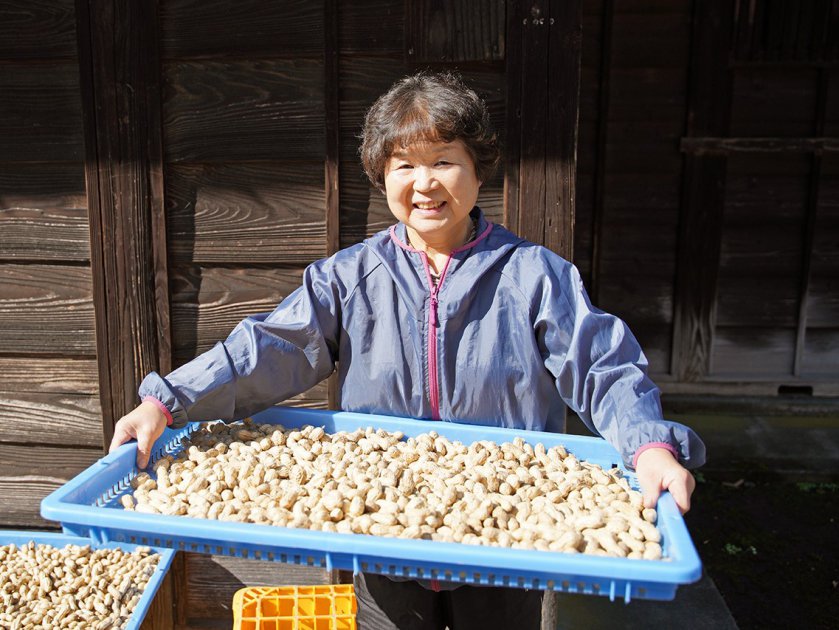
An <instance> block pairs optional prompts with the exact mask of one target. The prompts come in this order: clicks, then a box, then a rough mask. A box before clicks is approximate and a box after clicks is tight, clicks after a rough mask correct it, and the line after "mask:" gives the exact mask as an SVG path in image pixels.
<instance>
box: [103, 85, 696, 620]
mask: <svg viewBox="0 0 839 630" xmlns="http://www.w3.org/2000/svg"><path fill="white" fill-rule="evenodd" d="M362 138H363V141H362V147H361V155H362V160H363V163H364V168H365V171H366V172H367V175H368V177H369V178H370V180H371V182H372V183H373V184H374V185H375V186H376V187H377V188H378V189H379V190H381V191H383V192H384V193H385V194H386V196H387V203H388V206H389V208H390V210H391V212H392V213H393V215H394V217H395V218H396V219H397V220H398V221H399V223H398V224H397V225H395V226H393V227H391V228H390V229H389V230H385V231H383V232H381V233H379V234H376V235H375V236H373V237H371V238H369V239H367V240H366V241H365V242H364V243H361V244H358V245H355V246H353V247H350V248H347V249H345V250H342V251H340V252H338V253H337V254H335V255H334V256H332V257H330V258H327V259H324V260H321V261H318V262H316V263H313V264H312V265H310V266H309V267H308V268H307V270H306V272H305V274H304V278H303V285H302V286H301V287H300V288H299V289H297V290H296V291H295V292H294V293H292V294H291V295H290V296H289V297H288V298H286V299H285V300H284V301H283V302H282V303H281V304H280V305H279V306H278V307H277V308H276V309H275V310H274V311H273V312H272V313H267V314H261V315H257V316H254V317H249V318H247V319H245V320H244V321H243V322H241V323H240V324H239V325H238V326H237V327H236V329H235V330H234V331H233V332H232V333H231V334H230V336H229V337H228V338H227V340H225V341H224V342H223V343H219V344H217V345H216V346H215V347H214V348H212V349H211V350H209V351H208V352H206V353H204V354H202V355H201V356H199V357H197V358H196V359H194V360H193V361H191V362H190V363H188V364H186V365H184V366H182V367H180V368H178V369H177V370H175V371H174V372H172V373H171V374H170V375H168V376H167V377H165V378H163V377H161V376H159V375H157V374H155V373H152V374H149V375H148V376H147V377H146V379H145V380H144V381H143V383H142V385H141V387H140V395H141V396H142V397H143V403H142V404H141V405H140V406H139V407H137V408H136V409H135V410H133V411H132V412H130V413H129V414H127V415H126V416H125V417H123V418H122V419H121V420H120V421H119V422H118V423H117V425H116V429H115V434H114V439H113V443H112V449H113V448H116V447H117V446H118V445H120V444H122V443H123V442H125V441H127V440H128V439H130V438H136V439H137V441H138V465H139V466H140V467H145V465H146V464H147V462H148V456H149V450H150V448H151V445H152V444H153V443H154V440H156V439H157V438H158V437H159V436H160V434H161V433H162V432H163V429H164V427H165V426H166V425H167V424H174V425H175V426H179V425H182V424H184V423H185V422H186V421H188V420H213V419H217V418H222V419H228V420H231V419H237V418H242V417H244V416H247V415H250V414H251V413H254V412H256V411H259V410H260V409H263V408H265V407H268V406H270V405H272V404H274V403H277V402H280V401H282V400H285V399H287V398H289V397H290V396H293V395H295V394H298V393H300V392H302V391H305V390H306V389H308V388H310V387H312V386H313V385H315V384H316V383H318V382H319V381H321V380H323V379H324V378H326V377H327V376H329V375H330V374H331V373H332V372H333V371H334V370H335V369H336V368H337V370H338V376H339V385H340V389H341V403H342V407H343V408H344V409H345V410H348V411H358V412H367V413H381V414H389V415H397V416H410V417H415V418H423V419H427V420H429V421H440V420H442V421H454V422H465V423H470V424H483V425H494V426H502V427H512V428H519V429H530V430H552V429H556V428H557V426H558V425H557V422H558V421H559V420H560V419H561V418H562V417H563V415H562V414H563V410H564V407H565V405H568V406H570V407H571V408H572V409H574V410H575V411H576V412H577V413H578V415H579V416H580V418H581V419H582V420H583V422H584V423H585V424H586V425H587V426H588V427H589V428H590V429H591V430H592V431H593V432H595V433H597V434H599V435H602V436H603V437H604V438H606V439H607V440H608V441H609V442H611V443H612V444H613V445H614V446H615V448H617V449H618V451H619V452H620V453H621V455H622V456H623V459H624V461H625V463H626V464H627V465H628V466H631V467H635V468H636V471H637V474H638V477H639V481H640V483H641V487H642V490H643V492H644V500H645V503H646V504H647V505H648V506H653V505H655V502H656V500H657V497H658V495H659V493H660V492H661V491H662V490H665V489H666V490H669V491H670V492H671V494H672V495H673V497H674V499H675V500H676V503H677V504H678V505H679V507H680V509H681V510H682V511H687V509H688V508H689V507H690V495H691V493H692V491H693V487H694V481H693V477H692V476H691V475H690V473H688V472H687V470H686V467H696V466H700V465H701V464H702V463H704V453H705V449H704V445H703V444H702V442H701V441H700V440H699V438H698V437H697V436H696V435H695V434H694V433H693V432H692V431H691V430H690V429H688V428H687V427H685V426H682V425H680V424H677V423H672V422H668V421H665V420H664V419H663V418H662V413H661V406H660V402H659V391H658V388H657V387H656V386H655V385H654V384H653V383H652V381H650V379H649V378H648V376H647V373H646V367H647V363H646V359H645V357H644V355H643V353H642V352H641V349H640V348H639V346H638V344H637V342H636V340H635V338H634V337H633V336H632V334H631V333H630V331H629V330H628V328H627V327H626V325H625V324H624V323H623V322H622V321H621V320H619V319H618V318H616V317H614V316H612V315H609V314H606V313H603V312H602V311H600V310H598V309H596V308H594V307H593V306H592V305H591V303H590V302H589V300H588V297H587V295H586V293H585V290H584V288H583V286H582V282H581V280H580V277H579V274H578V272H577V270H576V269H575V268H574V267H573V265H571V264H570V263H568V262H567V261H565V260H563V259H562V258H560V257H559V256H557V255H556V254H554V253H552V252H550V251H549V250H546V249H545V248H542V247H539V246H537V245H534V244H533V243H529V242H527V241H525V240H524V239H521V238H519V237H517V236H515V235H514V234H512V233H511V232H509V231H507V230H505V229H504V228H502V227H500V226H497V225H492V224H491V223H489V222H487V221H486V219H485V218H484V216H483V214H482V213H481V211H480V209H479V208H478V207H477V206H476V205H475V204H476V201H477V198H478V193H479V190H480V188H481V184H482V183H483V182H484V181H486V180H487V179H488V178H489V177H490V176H491V175H492V173H493V171H494V169H495V168H496V166H497V164H498V161H499V150H498V146H497V142H496V136H495V134H494V133H493V132H492V130H491V127H490V123H489V115H488V112H487V109H486V106H485V104H484V103H483V101H481V99H480V98H478V96H477V95H476V94H475V93H474V92H473V91H472V90H470V89H469V88H468V87H466V86H465V85H464V84H463V83H462V81H461V80H460V79H459V78H457V77H455V76H453V75H451V74H447V73H443V74H427V73H420V74H418V75H414V76H411V77H407V78H405V79H402V80H401V81H399V82H397V83H396V84H395V85H394V86H393V87H392V88H391V89H390V90H389V91H388V92H387V93H386V94H384V95H383V96H382V97H380V98H379V99H378V100H377V101H376V103H375V104H374V105H373V106H372V107H371V109H370V111H369V112H368V114H367V117H366V119H365V124H364V131H363V135H362ZM439 588H440V585H439V584H435V583H428V584H419V583H417V582H413V581H409V582H396V581H392V580H390V579H387V578H383V577H381V576H373V575H366V576H360V577H359V578H358V579H357V581H356V594H357V596H358V599H359V606H360V608H359V616H358V621H359V626H360V627H361V628H365V627H376V628H393V627H398V628H438V627H439V628H442V627H444V626H445V625H448V626H450V627H451V628H452V629H453V630H460V629H461V628H463V627H476V628H477V627H480V628H491V627H498V628H508V627H516V628H525V627H538V623H539V611H540V604H541V593H539V592H535V591H525V590H521V589H502V588H481V587H461V588H456V589H453V590H452V589H450V588H447V586H446V585H443V589H444V590H443V591H442V592H437V591H438V590H439Z"/></svg>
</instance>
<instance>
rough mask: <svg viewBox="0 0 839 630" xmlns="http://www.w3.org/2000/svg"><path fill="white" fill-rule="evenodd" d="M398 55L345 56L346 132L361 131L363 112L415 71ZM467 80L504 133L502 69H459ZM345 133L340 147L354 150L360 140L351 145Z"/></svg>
mask: <svg viewBox="0 0 839 630" xmlns="http://www.w3.org/2000/svg"><path fill="white" fill-rule="evenodd" d="M414 71H415V69H413V68H411V67H409V66H407V65H406V64H405V63H404V62H402V61H401V60H398V59H379V58H376V57H366V56H365V57H349V58H342V59H341V63H340V72H341V106H340V110H341V114H340V115H341V129H342V130H343V132H344V133H345V134H346V133H349V134H353V135H356V136H357V135H358V133H359V132H360V131H361V126H362V123H363V122H364V114H365V113H366V112H367V109H368V108H369V107H370V106H371V105H372V104H373V101H375V100H376V99H377V98H378V97H379V96H381V95H382V94H383V93H384V92H386V91H387V89H388V88H389V87H390V86H391V85H392V84H393V83H394V82H395V81H396V80H397V79H400V78H401V77H403V76H405V75H407V74H410V73H412V72H414ZM459 72H460V75H461V76H462V77H463V79H464V81H465V82H466V83H467V84H468V85H469V86H470V87H471V88H472V89H474V90H475V92H477V93H478V95H479V96H480V97H481V98H483V99H484V101H486V104H487V109H488V110H489V113H490V118H491V120H492V124H493V126H494V127H495V129H496V130H497V131H498V132H499V134H500V135H501V137H503V131H504V121H505V112H506V107H505V98H506V84H505V78H504V74H503V72H502V71H501V70H500V69H497V68H491V67H488V68H487V69H486V70H484V69H472V68H469V69H466V68H464V69H462V70H459ZM349 139H350V138H349V137H346V136H344V137H342V139H341V140H342V142H341V147H342V151H343V152H344V154H345V153H346V151H347V150H350V151H352V150H354V148H355V147H357V146H358V140H357V139H356V141H355V143H350V144H349V145H348V146H349V149H348V147H347V143H346V142H345V140H349Z"/></svg>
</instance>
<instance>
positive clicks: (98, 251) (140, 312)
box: [76, 0, 171, 446]
mask: <svg viewBox="0 0 839 630" xmlns="http://www.w3.org/2000/svg"><path fill="white" fill-rule="evenodd" d="M157 24H158V20H157V2H156V1H154V0H152V1H149V2H114V1H113V0H77V1H76V29H77V37H78V52H79V67H80V75H81V76H80V78H81V86H82V112H83V117H84V134H85V175H86V180H87V182H86V185H87V197H88V203H89V214H90V216H89V220H90V250H91V256H90V258H91V269H92V275H93V301H94V307H95V319H96V351H97V360H98V364H99V395H100V398H101V402H102V423H103V434H104V436H103V437H104V444H105V446H107V445H108V443H109V442H110V439H111V436H112V434H113V425H114V422H115V421H116V420H117V419H119V417H120V416H122V415H123V414H124V413H126V412H127V411H129V410H130V409H132V408H133V407H134V406H136V405H137V403H138V402H139V401H138V399H137V386H138V385H139V382H140V380H142V378H143V377H144V376H145V374H146V373H147V372H149V371H151V370H158V371H161V372H168V371H169V370H170V369H171V343H170V339H169V298H168V277H167V276H168V274H167V263H166V225H165V217H164V207H163V167H162V148H161V134H160V85H159V84H160V62H159V57H158V41H157V28H158V27H157Z"/></svg>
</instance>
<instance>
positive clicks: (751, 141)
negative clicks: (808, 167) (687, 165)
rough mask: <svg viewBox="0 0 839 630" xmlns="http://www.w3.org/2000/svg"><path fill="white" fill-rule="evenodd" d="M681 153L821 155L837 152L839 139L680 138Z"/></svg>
mask: <svg viewBox="0 0 839 630" xmlns="http://www.w3.org/2000/svg"><path fill="white" fill-rule="evenodd" d="M679 149H680V150H681V151H682V153H691V154H693V155H726V154H728V153H822V152H825V151H831V152H833V151H839V138H682V140H681V143H680V145H679Z"/></svg>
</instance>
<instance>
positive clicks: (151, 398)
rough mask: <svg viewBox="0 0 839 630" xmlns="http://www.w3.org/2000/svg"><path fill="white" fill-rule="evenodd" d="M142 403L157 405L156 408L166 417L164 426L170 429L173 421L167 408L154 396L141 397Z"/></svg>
mask: <svg viewBox="0 0 839 630" xmlns="http://www.w3.org/2000/svg"><path fill="white" fill-rule="evenodd" d="M143 402H150V403H153V404H155V405H157V408H158V409H160V411H162V412H163V415H164V416H166V426H167V427H171V426H172V423H173V422H174V420H173V419H172V412H171V411H169V408H168V407H167V406H166V405H164V404H163V403H162V402H160V401H159V400H158V399H157V398H155V397H154V396H143Z"/></svg>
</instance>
